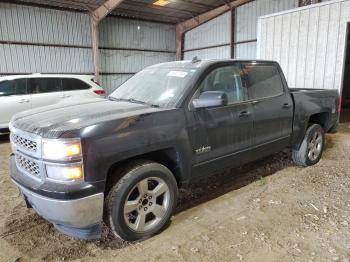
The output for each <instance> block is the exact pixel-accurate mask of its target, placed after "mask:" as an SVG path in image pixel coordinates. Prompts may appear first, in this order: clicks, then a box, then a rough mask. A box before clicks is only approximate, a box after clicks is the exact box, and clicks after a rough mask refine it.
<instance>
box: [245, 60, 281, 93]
mask: <svg viewBox="0 0 350 262" xmlns="http://www.w3.org/2000/svg"><path fill="white" fill-rule="evenodd" d="M244 71H245V80H246V84H247V88H248V94H249V98H250V99H259V98H264V97H271V96H277V95H280V94H282V93H283V83H282V79H281V75H280V73H279V71H278V69H277V67H276V66H274V65H245V68H244Z"/></svg>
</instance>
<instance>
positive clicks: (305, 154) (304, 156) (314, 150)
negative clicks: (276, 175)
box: [292, 124, 325, 166]
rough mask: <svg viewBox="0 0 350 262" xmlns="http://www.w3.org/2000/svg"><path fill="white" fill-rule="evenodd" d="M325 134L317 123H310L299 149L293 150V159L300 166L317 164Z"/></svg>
mask: <svg viewBox="0 0 350 262" xmlns="http://www.w3.org/2000/svg"><path fill="white" fill-rule="evenodd" d="M324 144H325V136H324V130H323V128H322V127H321V126H320V125H318V124H313V125H311V126H310V127H309V128H308V129H307V130H306V133H305V137H304V140H303V142H302V144H301V146H300V148H299V150H293V154H292V157H293V161H294V162H295V163H296V164H297V165H300V166H312V165H315V164H317V163H318V162H319V161H320V159H321V157H322V153H323V149H324Z"/></svg>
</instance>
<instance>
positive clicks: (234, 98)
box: [199, 66, 245, 104]
mask: <svg viewBox="0 0 350 262" xmlns="http://www.w3.org/2000/svg"><path fill="white" fill-rule="evenodd" d="M240 72H241V69H240V67H239V66H224V67H220V68H217V69H214V70H213V71H212V72H210V73H209V75H208V76H207V77H206V78H205V79H204V80H203V82H202V83H201V85H200V87H199V90H200V93H203V92H206V91H222V92H224V93H226V95H227V98H228V104H233V103H237V102H241V101H244V100H245V92H244V88H243V85H242V81H241V76H240Z"/></svg>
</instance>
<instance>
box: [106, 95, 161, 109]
mask: <svg viewBox="0 0 350 262" xmlns="http://www.w3.org/2000/svg"><path fill="white" fill-rule="evenodd" d="M108 98H109V99H110V100H113V101H126V102H130V103H134V104H141V105H148V106H151V107H159V105H155V104H151V103H147V102H144V101H141V100H137V99H134V98H115V97H111V96H110V97H108Z"/></svg>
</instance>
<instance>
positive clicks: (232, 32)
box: [230, 9, 236, 58]
mask: <svg viewBox="0 0 350 262" xmlns="http://www.w3.org/2000/svg"><path fill="white" fill-rule="evenodd" d="M230 22H231V23H230V57H231V58H235V45H234V43H235V27H236V25H235V24H236V15H235V9H231V21H230Z"/></svg>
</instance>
